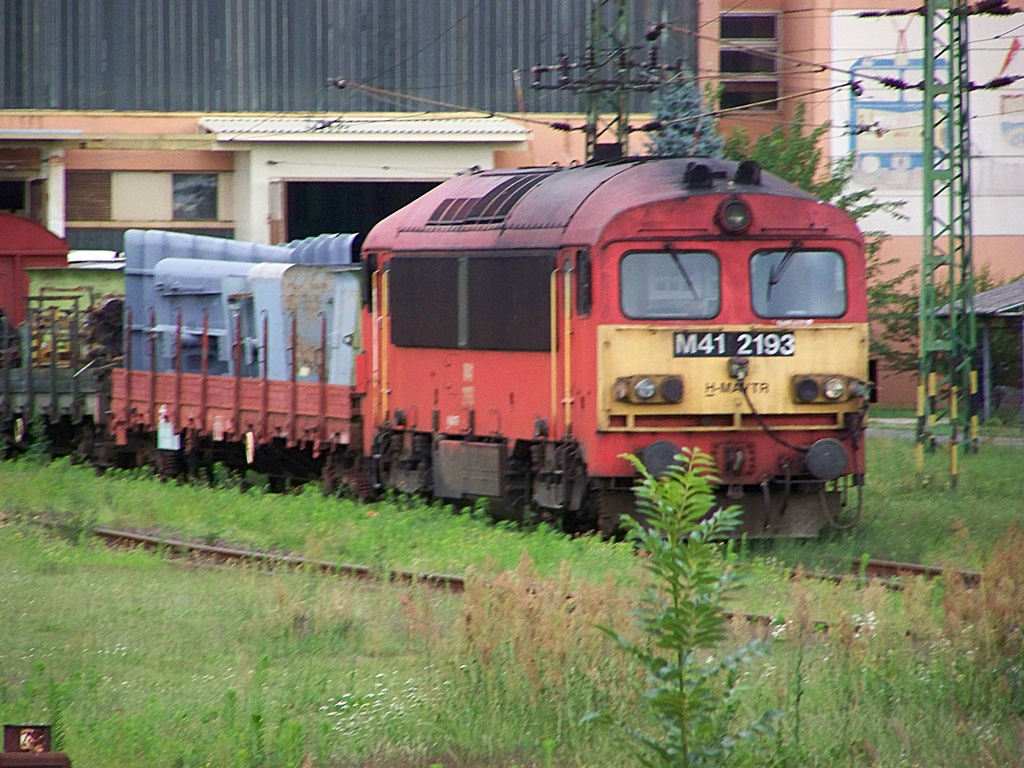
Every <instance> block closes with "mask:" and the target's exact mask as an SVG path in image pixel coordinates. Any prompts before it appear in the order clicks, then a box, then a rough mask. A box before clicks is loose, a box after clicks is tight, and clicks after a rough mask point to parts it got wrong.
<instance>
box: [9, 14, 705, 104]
mask: <svg viewBox="0 0 1024 768" xmlns="http://www.w3.org/2000/svg"><path fill="white" fill-rule="evenodd" d="M588 8H589V2H588V0H0V35H2V51H0V87H2V92H0V108H4V109H26V108H37V109H116V110H136V109H139V110H155V111H162V112H167V111H204V112H212V111H217V112H236V111H239V112H245V111H260V112H264V111H270V112H275V111H296V112H305V111H330V112H336V111H344V112H349V111H390V110H410V109H420V108H421V107H420V106H418V105H416V104H413V103H410V102H408V101H404V100H394V99H390V98H385V97H380V96H371V95H368V94H366V93H362V92H358V91H354V90H345V91H338V90H337V89H334V88H329V87H327V86H326V85H325V83H326V81H327V79H328V78H331V77H343V78H346V79H349V80H355V81H358V82H361V83H366V84H369V85H372V86H376V87H378V88H383V89H386V90H390V91H398V92H401V93H405V94H410V95H414V96H421V97H425V98H430V99H436V100H439V101H444V102H448V103H451V104H457V105H460V106H465V107H471V108H475V109H485V110H495V111H516V110H517V109H518V106H517V102H516V97H515V91H514V88H513V81H512V70H514V69H517V68H518V69H520V70H522V71H523V87H524V95H525V98H526V106H527V108H528V109H529V110H530V111H534V112H538V111H540V112H548V111H573V112H578V111H582V110H583V108H584V107H583V102H582V100H581V99H578V98H577V97H574V96H573V95H571V94H568V93H562V92H552V91H531V90H530V89H529V72H528V70H529V68H530V67H531V66H533V65H535V64H554V63H556V62H557V60H558V55H559V54H560V53H561V52H562V51H566V52H568V53H569V54H570V55H571V56H573V57H574V58H575V56H576V55H577V54H578V53H579V52H580V51H581V50H582V49H583V47H584V45H585V43H586V35H587V33H586V29H587V24H586V20H587V14H588ZM657 20H670V21H672V22H674V23H676V24H679V25H680V26H685V27H688V28H691V29H692V28H693V27H694V25H695V21H696V0H632V39H633V40H635V41H637V42H642V41H643V33H644V31H645V29H646V27H647V25H648V23H650V22H652V21H657ZM663 43H664V45H663V47H662V60H663V61H670V60H675V59H677V58H683V59H684V60H685V61H687V62H689V63H690V65H691V66H692V65H693V64H694V63H695V59H696V54H695V45H694V41H693V39H692V38H689V37H686V36H682V35H668V34H666V35H665V36H663ZM638 106H642V105H640V104H637V105H634V108H636V107H638ZM428 109H429V108H428Z"/></svg>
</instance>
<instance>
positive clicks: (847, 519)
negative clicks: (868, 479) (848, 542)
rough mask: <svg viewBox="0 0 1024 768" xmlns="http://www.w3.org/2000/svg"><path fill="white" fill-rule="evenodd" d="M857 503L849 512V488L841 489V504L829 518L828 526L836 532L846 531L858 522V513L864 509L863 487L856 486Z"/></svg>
mask: <svg viewBox="0 0 1024 768" xmlns="http://www.w3.org/2000/svg"><path fill="white" fill-rule="evenodd" d="M856 488H857V503H856V505H855V506H854V507H853V510H852V511H850V494H849V490H850V489H849V488H844V489H843V503H842V505H841V506H840V509H839V511H838V512H837V513H836V514H834V515H832V517H830V518H829V524H831V526H832V527H833V528H835V529H836V530H837V531H848V530H850V529H851V528H853V527H854V526H855V525H856V524H857V523H859V522H860V513H861V512H862V511H863V509H864V486H862V485H858V486H856Z"/></svg>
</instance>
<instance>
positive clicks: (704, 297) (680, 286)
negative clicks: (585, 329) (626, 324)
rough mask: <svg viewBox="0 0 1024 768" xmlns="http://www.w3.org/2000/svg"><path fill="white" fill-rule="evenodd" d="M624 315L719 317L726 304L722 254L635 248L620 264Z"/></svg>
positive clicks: (637, 316) (621, 300) (643, 316)
mask: <svg viewBox="0 0 1024 768" xmlns="http://www.w3.org/2000/svg"><path fill="white" fill-rule="evenodd" d="M619 286H620V296H619V298H620V303H621V305H622V314H624V315H625V316H626V317H629V318H632V319H634V320H661V319H665V320H683V319H687V320H690V319H708V318H712V317H716V316H717V315H718V312H719V310H720V309H721V305H722V298H721V297H722V294H721V268H720V265H719V263H718V257H717V256H715V255H714V254H713V253H707V252H705V251H635V252H633V253H627V254H626V255H625V256H623V257H622V261H621V262H620V263H619Z"/></svg>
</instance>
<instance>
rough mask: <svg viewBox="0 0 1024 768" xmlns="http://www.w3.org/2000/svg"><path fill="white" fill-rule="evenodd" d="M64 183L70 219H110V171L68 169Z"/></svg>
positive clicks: (65, 203) (66, 214)
mask: <svg viewBox="0 0 1024 768" xmlns="http://www.w3.org/2000/svg"><path fill="white" fill-rule="evenodd" d="M64 183H65V193H64V205H65V209H66V212H65V216H66V217H67V220H68V221H110V210H111V209H110V171H68V172H67V174H66V176H65V182H64Z"/></svg>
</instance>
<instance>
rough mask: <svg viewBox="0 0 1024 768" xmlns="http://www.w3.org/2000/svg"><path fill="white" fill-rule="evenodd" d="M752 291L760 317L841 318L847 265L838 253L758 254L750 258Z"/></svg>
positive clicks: (794, 251) (793, 251)
mask: <svg viewBox="0 0 1024 768" xmlns="http://www.w3.org/2000/svg"><path fill="white" fill-rule="evenodd" d="M750 291H751V297H752V299H753V304H754V312H755V313H757V315H758V316H759V317H841V316H842V315H844V314H846V264H845V262H844V261H843V257H842V256H841V255H840V254H839V253H837V252H836V251H815V250H799V249H798V248H797V247H796V246H794V247H793V248H789V249H780V250H773V251H758V252H756V253H755V254H754V255H753V257H752V258H751V259H750Z"/></svg>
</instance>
